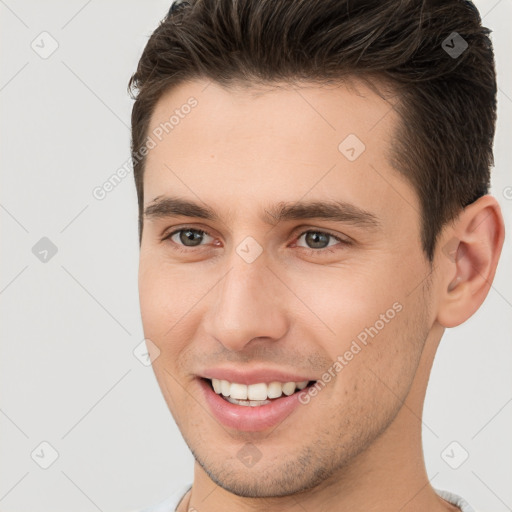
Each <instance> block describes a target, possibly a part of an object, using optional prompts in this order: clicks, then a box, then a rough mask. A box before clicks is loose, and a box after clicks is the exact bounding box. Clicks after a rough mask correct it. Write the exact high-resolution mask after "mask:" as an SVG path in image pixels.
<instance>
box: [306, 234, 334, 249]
mask: <svg viewBox="0 0 512 512" xmlns="http://www.w3.org/2000/svg"><path fill="white" fill-rule="evenodd" d="M329 236H330V235H327V234H326V233H315V232H311V233H307V234H306V242H307V243H308V245H312V246H313V247H314V248H315V249H318V248H320V249H322V248H323V247H322V244H323V243H326V244H328V242H329V240H328V239H329ZM319 239H320V242H319ZM318 243H320V246H318ZM324 247H325V246H324Z"/></svg>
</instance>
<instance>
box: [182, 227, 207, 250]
mask: <svg viewBox="0 0 512 512" xmlns="http://www.w3.org/2000/svg"><path fill="white" fill-rule="evenodd" d="M201 237H202V233H200V232H198V231H195V230H192V229H187V230H183V231H182V232H181V233H180V241H181V242H183V245H187V242H192V244H191V245H192V246H194V245H199V244H200V243H201ZM189 247H190V246H189Z"/></svg>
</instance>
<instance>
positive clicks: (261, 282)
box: [206, 241, 286, 350]
mask: <svg viewBox="0 0 512 512" xmlns="http://www.w3.org/2000/svg"><path fill="white" fill-rule="evenodd" d="M249 244H250V241H249ZM248 247H249V251H246V252H244V249H245V250H247V248H248ZM253 249H254V248H251V247H250V245H249V246H247V245H245V244H244V243H243V242H242V243H241V244H240V245H239V247H238V248H237V250H236V251H233V254H232V255H231V257H230V259H229V263H228V264H229V270H228V272H227V273H226V275H225V277H224V278H223V279H222V281H221V283H219V286H218V287H216V292H215V294H214V298H213V300H214V304H213V307H212V309H211V311H210V315H209V321H208V322H206V326H207V329H208V331H209V334H210V335H211V336H213V337H215V338H216V339H217V340H218V341H219V342H220V343H222V344H223V345H224V346H226V348H229V349H230V350H242V349H243V348H244V346H245V345H246V344H247V343H249V342H250V341H251V340H252V339H254V338H258V337H265V338H272V339H279V338H280V337H282V336H283V335H284V332H285V330H286V315H285V311H284V310H283V309H282V307H280V306H279V304H280V302H279V301H278V299H279V295H280V293H282V291H281V292H279V290H278V287H277V286H276V283H275V281H276V279H275V276H274V275H273V273H272V272H271V271H270V270H269V268H267V258H266V257H265V255H263V254H260V255H259V256H257V257H256V258H255V259H254V260H252V258H248V257H247V254H250V252H251V251H252V250H253ZM239 253H241V254H242V255H240V254H239ZM253 256H254V252H253ZM281 304H282V302H281Z"/></svg>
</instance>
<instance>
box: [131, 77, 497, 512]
mask: <svg viewBox="0 0 512 512" xmlns="http://www.w3.org/2000/svg"><path fill="white" fill-rule="evenodd" d="M190 96H194V97H195V98H196V99H197V101H198V105H197V106H196V107H195V108H194V109H192V111H191V112H190V113H189V114H188V115H187V116H184V118H183V119H181V120H180V122H179V124H177V125H176V126H175V127H174V129H173V130H172V131H170V132H169V134H168V135H166V136H165V137H163V138H162V141H161V142H159V143H158V144H157V145H156V147H154V148H153V149H151V151H150V153H149V154H148V157H147V163H146V171H145V176H144V206H145V207H146V206H149V205H151V204H152V202H153V201H154V199H155V198H157V197H159V196H163V195H173V196H179V197H182V198H187V199H190V200H193V201H196V202H198V203H200V204H203V205H204V204H206V205H208V206H209V207H210V208H212V209H213V210H215V211H216V212H217V213H218V215H219V217H220V220H219V221H216V222H213V221H209V220H203V219H198V218H188V217H167V218H153V217H148V218H145V219H144V225H143V237H142V242H141V250H140V267H139V294H140V304H141V314H142V321H143V326H144V334H145V337H146V338H149V339H150V340H151V341H152V342H153V344H154V346H156V347H158V350H159V351H160V352H159V355H158V357H157V358H156V359H155V360H154V362H153V368H154V372H155V375H156V378H157V380H158V383H159V385H160V388H161V390H162V393H163V396H164V398H165V400H166V402H167V405H168V407H169V409H170V411H171V413H172V415H173V417H174V419H175V421H176V423H177V425H178V426H179V428H180V431H181V432H182V435H183V437H184V439H185V441H186V442H187V444H188V446H189V448H190V450H191V451H192V453H193V454H194V457H195V459H196V462H195V468H194V483H193V487H192V491H191V493H188V494H187V495H186V496H185V498H184V499H183V500H182V502H181V503H180V505H179V508H178V510H179V511H180V512H181V511H185V510H197V511H199V512H203V511H204V512H206V511H208V512H216V511H226V510H237V511H259V510H262V511H263V510H265V511H267V512H270V511H318V512H320V511H327V510H329V511H333V510H339V511H342V510H350V511H370V512H371V511H377V510H378V511H380V512H385V511H394V512H396V511H397V510H400V511H402V512H409V511H415V512H418V511H420V512H421V511H429V512H432V511H434V512H435V511H442V510H444V511H446V510H458V509H457V508H456V507H454V506H452V505H450V504H448V503H447V502H445V501H444V500H442V499H441V498H439V497H438V496H437V494H436V493H435V492H434V490H433V488H432V487H431V486H430V484H429V482H428V478H427V474H426V470H425V465H424V460H423V453H422V443H421V427H422V423H421V416H422V408H423V401H424V397H425V392H426V387H427V382H428V377H429V373H430V369H431V365H432V361H433V358H434V355H435V352H436V349H437V346H438V344H439V341H440V339H441V337H442V334H443V332H444V329H445V328H446V327H454V326H456V325H459V324H460V323H462V322H464V321H465V320H466V319H467V318H469V317H470V316H471V315H472V314H473V313H474V312H475V311H476V310H477V309H478V307H479V306H480V305H481V303H482V302H483V300H484V299H485V297H486V295H487V293H488V291H489V288H490V285H491V283H492V280H493V277H494V274H495V270H496V266H497V263H498V259H499V254H500V251H501V247H502V244H503V237H504V227H503V219H502V216H501V213H500V209H499V206H498V203H497V202H496V200H495V199H494V198H493V197H491V196H489V195H487V196H484V197H482V198H480V199H478V200H477V201H475V202H474V203H473V204H471V205H470V206H468V207H467V208H466V209H465V210H464V211H462V212H461V214H460V215H459V217H458V218H457V219H456V220H455V221H454V222H452V223H450V224H449V225H447V226H446V227H445V228H444V230H443V231H442V233H441V235H440V238H439V241H438V244H437V249H436V253H435V257H434V261H433V262H432V264H431V263H430V262H429V261H428V260H427V259H426V256H425V254H424V252H423V250H422V247H421V240H420V234H421V232H420V207H419V202H418V198H417V195H416V193H415V191H414V189H413V188H412V186H411V185H410V184H409V182H408V181H407V180H405V179H404V178H403V177H402V176H401V175H400V174H399V173H398V172H397V171H396V170H395V169H393V168H392V167H391V165H390V164H389V162H388V160H387V154H388V151H389V147H390V144H391V143H392V140H393V139H392V138H393V133H394V130H395V128H396V127H397V126H398V123H399V122H400V119H399V117H398V114H397V113H396V112H395V111H394V110H393V108H392V102H393V99H392V98H391V99H390V98H388V99H384V98H383V97H381V96H379V95H377V94H376V93H375V92H373V91H372V90H370V89H369V88H368V87H366V86H365V85H364V84H363V83H359V82H355V81H352V82H350V83H348V82H347V83H342V84H340V85H339V86H337V87H334V86H329V87H327V86H322V87H320V86H319V85H315V84H306V83H302V84H300V86H299V85H295V86H293V87H292V86H290V85H286V84H282V86H281V87H279V88H274V89H270V88H265V89H264V88H261V87H256V86H253V87H251V88H235V89H232V90H226V89H225V88H223V87H221V86H220V85H218V84H216V83H213V82H212V83H209V82H207V81H201V80H196V81H192V82H189V83H185V84H181V85H180V86H179V87H176V88H174V89H172V90H171V91H168V92H167V93H166V94H165V95H164V96H163V97H162V98H161V99H160V101H159V102H158V104H157V106H156V109H155V111H154V113H153V116H152V118H151V123H150V131H149V133H151V132H152V130H154V129H155V128H156V127H158V125H159V124H160V123H162V122H165V121H166V120H168V119H169V116H170V115H171V114H172V112H173V111H174V110H175V109H176V108H180V106H181V105H183V104H184V103H186V101H187V99H188V98H189V97H190ZM348 134H356V135H357V137H358V138H359V139H360V140H362V141H363V142H364V144H365V146H366V149H365V151H364V152H363V153H362V154H361V155H360V156H359V157H358V158H357V159H356V160H355V161H353V162H351V161H349V160H348V159H347V158H345V156H344V155H343V154H342V153H341V152H340V151H339V150H338V145H339V144H340V142H341V141H343V140H344V139H345V137H346V136H347V135H348ZM327 199H328V200H343V201H346V202H349V203H351V204H353V205H355V206H357V207H359V208H362V209H364V210H367V211H369V212H371V213H372V214H373V215H374V216H375V217H376V218H377V219H378V222H379V226H378V228H370V227H368V226H366V227H365V226H360V225H354V224H352V223H349V222H337V221H336V222H335V221H326V220H322V219H307V220H296V221H294V220H292V221H281V222H279V223H276V224H275V225H274V226H272V225H269V224H267V223H265V222H263V220H262V219H261V214H262V213H264V211H265V209H267V210H268V209H269V208H270V206H271V205H272V204H274V203H277V202H280V201H290V202H296V201H298V200H327ZM187 227H189V228H194V229H199V230H204V231H206V232H207V235H205V236H204V237H203V238H202V239H201V240H202V241H201V245H199V246H193V245H192V246H191V245H190V244H189V246H186V245H184V244H183V241H181V242H180V237H179V233H178V234H177V235H175V236H173V237H172V240H171V239H167V240H162V239H163V238H164V236H165V235H168V234H170V233H171V232H172V231H175V230H177V229H179V228H182V229H183V228H187ZM308 230H311V231H313V232H318V231H320V232H325V231H326V230H327V232H328V233H330V234H333V235H334V236H338V237H340V238H342V239H343V240H347V239H348V240H351V243H350V244H346V243H341V242H339V241H338V240H336V239H335V238H327V239H326V240H325V239H324V244H323V245H317V246H315V245H311V239H308V236H307V235H302V236H300V235H301V234H302V233H304V232H305V231H308ZM247 236H251V237H253V238H254V239H255V240H256V241H257V242H258V243H259V245H260V246H261V248H262V250H263V252H262V253H261V255H260V256H259V257H258V258H257V259H256V260H255V261H254V262H252V263H247V262H246V261H245V260H244V259H242V258H241V257H240V256H239V255H238V254H237V252H236V248H237V246H238V245H239V244H240V243H241V242H242V241H243V240H244V239H245V238H246V237H247ZM347 237H349V238H347ZM185 242H186V241H185ZM180 244H181V245H180ZM327 246H328V247H327ZM178 247H181V249H184V250H185V252H180V251H179V250H178V249H177V248H178ZM447 248H449V249H450V250H451V253H450V254H448V253H449V251H448V249H447ZM327 249H331V250H332V252H327ZM315 251H316V252H315ZM397 302H398V303H399V304H400V305H401V306H402V309H401V311H400V312H399V313H397V314H396V315H395V316H394V318H393V319H392V320H390V321H389V322H388V323H386V324H385V327H384V328H382V329H381V330H380V331H379V333H378V335H376V336H375V337H374V338H373V339H371V341H370V342H369V343H368V345H367V346H365V347H364V348H363V349H362V350H361V351H360V352H359V353H358V354H357V355H356V356H355V357H354V358H353V359H352V360H351V361H349V362H348V364H347V365H346V366H344V367H343V369H342V371H340V372H339V373H337V374H336V377H335V378H333V379H332V380H331V381H330V382H329V383H328V384H327V385H326V386H325V388H324V389H322V391H321V392H320V393H319V394H318V396H316V397H314V398H312V399H311V401H310V403H308V404H307V405H302V406H300V407H298V408H297V409H296V410H295V411H294V412H293V413H292V414H291V415H290V416H288V417H287V418H286V419H285V420H284V421H283V422H282V423H281V424H280V425H278V426H277V427H273V428H271V429H267V430H264V431H261V432H242V431H237V430H235V429H229V428H227V427H225V426H223V425H221V424H220V423H219V422H217V420H216V419H215V418H214V417H213V416H212V415H211V414H210V412H209V409H208V405H207V404H206V403H205V401H204V399H203V397H202V394H201V390H200V389H199V385H198V383H197V381H196V376H197V375H198V374H201V371H202V370H203V369H204V368H206V367H207V366H216V365H222V364H225V363H229V364H231V365H235V366H240V367H241V368H247V367H249V366H250V367H251V368H253V367H265V365H271V366H272V367H274V368H275V367H279V368H282V369H283V370H286V371H293V372H297V373H299V374H301V373H302V374H307V375H314V376H315V378H317V379H320V378H321V376H322V374H323V372H324V371H326V370H328V369H329V368H330V367H332V365H333V362H334V361H336V360H337V357H338V356H340V355H343V354H344V353H345V352H346V351H347V350H349V348H350V346H351V343H352V340H354V339H355V338H356V337H357V335H358V334H359V333H360V332H361V331H363V330H364V329H365V327H368V326H372V325H374V324H375V323H376V321H377V320H378V319H379V318H380V315H381V314H383V313H385V312H386V311H387V310H389V309H390V308H391V307H392V305H393V304H394V303H397ZM249 442H250V443H252V444H253V445H255V446H256V447H257V449H258V450H259V452H260V453H261V458H260V460H259V461H258V462H257V463H256V464H255V465H254V466H252V467H250V468H249V467H246V466H245V465H244V464H242V462H241V461H240V460H239V458H238V457H237V452H238V451H239V450H240V449H241V448H242V447H243V446H244V445H245V444H246V443H249Z"/></svg>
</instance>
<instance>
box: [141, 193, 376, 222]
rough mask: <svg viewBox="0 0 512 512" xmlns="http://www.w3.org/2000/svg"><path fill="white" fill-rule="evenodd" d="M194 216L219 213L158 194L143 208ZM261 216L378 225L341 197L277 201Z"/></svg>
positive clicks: (149, 212)
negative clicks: (340, 198) (339, 199)
mask: <svg viewBox="0 0 512 512" xmlns="http://www.w3.org/2000/svg"><path fill="white" fill-rule="evenodd" d="M168 217H195V218H199V219H204V220H209V221H213V222H216V221H220V220H221V219H220V216H219V215H218V214H217V213H216V212H215V211H214V210H213V209H211V208H210V207H208V206H202V205H200V204H198V203H196V202H194V201H190V200H188V199H183V198H180V197H170V196H158V197H156V198H155V199H154V200H153V201H152V202H151V204H149V205H148V206H147V207H146V208H145V210H144V218H146V219H156V218H168ZM260 218H261V220H262V221H263V222H265V223H266V224H272V225H273V224H277V223H278V222H282V221H290V220H303V219H322V220H330V221H335V222H344V223H349V224H353V225H360V226H362V227H366V228H378V227H380V222H379V219H378V218H377V216H376V215H375V214H373V213H371V212H369V211H367V210H363V209H361V208H359V207H358V206H355V205H353V204H351V203H347V202H344V201H302V202H295V203H287V202H279V203H276V204H274V205H272V206H270V207H268V208H265V210H264V213H263V214H262V215H261V217H260Z"/></svg>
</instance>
